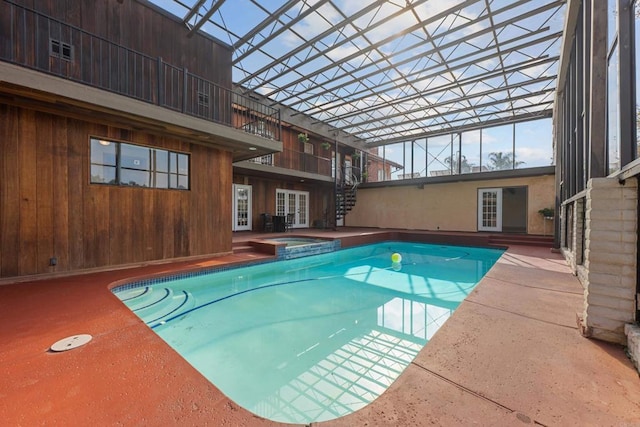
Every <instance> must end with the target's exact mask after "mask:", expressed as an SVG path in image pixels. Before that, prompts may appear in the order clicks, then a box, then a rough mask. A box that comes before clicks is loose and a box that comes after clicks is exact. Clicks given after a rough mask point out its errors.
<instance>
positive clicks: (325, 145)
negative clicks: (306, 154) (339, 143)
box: [322, 141, 331, 150]
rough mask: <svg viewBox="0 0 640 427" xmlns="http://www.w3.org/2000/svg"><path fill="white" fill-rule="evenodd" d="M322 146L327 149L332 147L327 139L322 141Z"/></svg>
mask: <svg viewBox="0 0 640 427" xmlns="http://www.w3.org/2000/svg"><path fill="white" fill-rule="evenodd" d="M322 148H324V149H325V150H328V149H329V148H331V144H329V143H328V142H327V141H325V142H323V143H322Z"/></svg>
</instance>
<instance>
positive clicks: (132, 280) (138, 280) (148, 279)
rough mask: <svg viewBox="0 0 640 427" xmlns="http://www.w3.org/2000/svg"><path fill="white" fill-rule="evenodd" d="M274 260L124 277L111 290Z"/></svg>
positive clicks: (126, 289) (138, 286)
mask: <svg viewBox="0 0 640 427" xmlns="http://www.w3.org/2000/svg"><path fill="white" fill-rule="evenodd" d="M276 261H279V260H278V259H277V258H270V259H262V260H257V261H252V262H249V263H240V264H233V265H223V266H216V267H207V268H204V269H198V270H196V271H183V272H178V273H173V274H164V273H160V274H159V275H157V276H154V277H145V278H130V279H124V280H123V281H124V282H127V283H122V284H116V285H114V286H113V287H112V288H111V292H113V293H114V294H117V293H119V292H124V291H128V290H132V289H137V288H141V287H145V286H151V285H157V284H160V283H166V282H171V281H174V280H182V279H191V278H194V277H200V276H205V275H207V274H211V273H220V272H223V271H229V270H235V269H237V268H242V267H248V266H250V265H260V264H269V263H272V262H276ZM119 282H122V281H119ZM116 283H117V282H116Z"/></svg>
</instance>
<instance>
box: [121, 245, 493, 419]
mask: <svg viewBox="0 0 640 427" xmlns="http://www.w3.org/2000/svg"><path fill="white" fill-rule="evenodd" d="M374 246H375V245H374ZM420 246H421V245H420ZM378 249H380V250H379V251H378V250H377V249H375V248H372V247H370V248H361V249H358V250H354V249H349V250H345V251H340V253H339V254H325V255H321V256H318V257H312V258H306V259H303V260H294V261H287V262H283V263H275V264H269V265H264V266H261V267H257V266H256V267H250V268H245V269H241V270H238V271H229V272H227V274H221V275H215V276H220V277H218V278H219V279H220V280H215V278H214V277H213V276H212V278H211V279H212V280H213V282H212V283H208V284H207V283H204V282H203V283H200V284H197V285H195V286H189V287H187V289H188V290H189V293H190V294H193V298H192V301H195V303H194V305H193V306H192V308H191V309H190V311H189V313H186V314H185V315H180V316H173V317H170V318H168V322H167V323H166V324H164V325H159V326H158V327H157V328H155V330H156V331H157V332H158V334H159V335H160V336H161V337H163V338H164V339H165V340H166V341H167V342H168V343H169V344H171V345H172V346H173V347H174V348H176V349H177V350H178V351H179V352H180V353H181V354H182V355H183V356H184V357H185V358H187V360H188V361H189V362H190V363H191V364H192V365H194V366H195V367H196V368H197V369H198V370H199V371H201V372H202V373H203V374H204V375H205V376H206V377H207V378H209V379H210V380H211V381H212V382H213V383H214V384H215V385H216V386H217V387H219V388H220V389H221V390H222V391H223V392H224V393H225V394H226V395H228V396H229V397H230V398H232V399H233V400H234V401H235V402H236V403H238V404H240V405H241V406H243V407H245V408H246V409H249V410H250V411H252V412H254V413H256V414H258V415H260V416H262V417H266V418H269V419H271V420H274V421H281V422H292V423H309V422H315V421H324V420H329V419H334V418H337V417H340V416H343V415H346V414H348V413H351V412H353V411H355V410H357V409H360V408H362V407H364V406H366V405H367V404H368V403H370V402H371V401H373V400H374V399H375V398H376V397H378V396H379V395H380V394H382V392H384V390H386V388H387V387H388V386H389V385H391V383H393V381H394V380H395V379H396V378H397V377H398V376H399V375H400V374H401V373H402V371H403V370H404V368H405V367H406V366H407V365H408V364H409V363H410V362H411V361H412V360H413V359H414V358H415V356H416V355H417V353H418V352H419V351H420V349H421V348H422V347H423V346H424V344H425V343H426V342H427V341H428V340H429V339H430V338H431V336H432V335H433V334H434V333H435V332H436V331H437V329H438V328H439V326H441V325H442V323H444V321H445V320H446V319H447V318H449V316H450V315H451V314H452V313H453V310H454V309H455V307H457V305H458V304H459V301H461V300H462V299H463V298H464V296H466V295H467V294H468V292H470V290H471V289H472V288H473V286H475V279H476V278H477V275H478V273H479V272H482V274H484V272H485V271H486V269H488V267H489V263H488V261H486V260H482V259H474V256H473V255H472V253H473V252H474V251H473V248H472V249H469V248H464V250H461V249H460V248H455V249H446V248H444V247H431V248H430V253H425V254H419V255H415V256H413V255H412V254H410V253H408V251H409V250H411V245H409V244H395V243H392V244H388V245H386V247H378ZM395 251H400V252H402V253H403V261H404V264H403V265H402V266H400V268H399V269H396V268H393V267H392V266H391V265H390V264H391V262H390V257H391V254H392V253H393V252H395ZM348 254H350V256H348ZM496 259H497V257H496ZM438 263H440V264H443V265H445V266H447V265H448V267H447V268H446V269H444V270H443V269H442V268H440V267H437V268H436V270H435V271H434V273H435V275H434V277H431V278H428V279H427V278H425V277H423V276H421V272H423V270H424V268H425V266H428V265H431V266H434V265H435V266H437V265H438ZM491 265H492V263H491ZM306 267H311V268H310V269H307V268H306ZM447 269H448V270H450V273H452V274H454V276H452V277H451V280H450V281H446V280H443V279H442V278H441V277H438V276H441V275H442V274H444V272H445V270H447ZM274 270H277V271H276V273H277V274H276V275H275V276H274V275H272V274H271V273H272V272H273V271H274ZM201 279H203V278H201ZM472 279H473V280H472ZM478 280H479V279H478ZM199 281H200V282H202V280H199ZM163 285H167V284H166V283H165V284H163ZM174 288H175V289H173V293H174V294H176V295H177V294H179V293H180V292H181V291H182V290H184V289H179V288H183V287H182V286H177V287H174ZM435 289H438V291H435ZM154 292H155V293H156V294H159V295H161V296H162V298H163V299H162V300H163V301H166V300H170V299H171V298H169V297H165V296H164V293H163V292H162V289H153V290H152V291H151V292H146V293H145V295H147V297H145V298H150V297H151V296H152V295H153V293H154ZM119 296H120V295H119ZM125 296H126V295H122V296H120V297H121V299H126V298H124V297H125ZM129 296H130V297H133V296H132V295H129ZM132 301H135V297H134V298H133V300H132ZM206 301H208V302H206ZM128 304H131V301H129V302H128ZM138 305H139V307H141V308H140V310H138V311H136V313H140V311H141V310H146V311H147V316H150V315H151V312H149V310H152V308H153V307H152V306H149V305H148V304H143V303H139V304H138ZM130 306H131V305H130ZM134 311H135V310H134ZM147 316H144V317H143V318H145V319H146V318H148V317H147ZM183 318H185V319H189V321H188V322H187V323H184V322H183V321H182V320H181V319H183ZM172 319H173V320H172ZM174 320H175V321H174Z"/></svg>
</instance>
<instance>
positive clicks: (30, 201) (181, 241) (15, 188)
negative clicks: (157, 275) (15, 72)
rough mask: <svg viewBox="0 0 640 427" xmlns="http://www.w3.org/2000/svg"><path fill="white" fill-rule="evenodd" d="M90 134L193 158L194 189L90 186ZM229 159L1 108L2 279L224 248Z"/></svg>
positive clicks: (227, 243) (227, 246) (181, 144)
mask: <svg viewBox="0 0 640 427" xmlns="http://www.w3.org/2000/svg"><path fill="white" fill-rule="evenodd" d="M90 136H101V137H105V138H111V139H114V140H121V141H126V142H131V143H135V144H140V145H148V146H154V147H160V148H165V149H170V150H176V151H182V152H187V153H190V155H191V156H190V160H191V165H190V171H191V174H190V184H191V190H190V191H179V190H159V189H158V190H156V189H147V188H133V187H117V186H106V185H96V184H89V137H90ZM231 162H232V157H231V153H230V152H226V151H219V150H215V149H211V148H208V147H205V146H202V145H196V144H191V143H189V142H185V141H180V140H177V139H173V138H170V137H160V136H154V135H150V134H147V133H143V132H138V131H131V130H125V129H119V128H114V127H110V126H107V125H103V124H98V123H92V122H88V121H82V120H77V119H70V118H65V117H62V116H57V115H52V114H48V113H41V112H36V111H33V110H29V109H23V108H19V107H14V106H7V105H0V170H1V175H0V277H14V276H23V275H32V274H41V273H48V272H60V271H74V270H81V269H87V268H94V267H107V266H115V265H121V264H129V263H139V262H145V261H151V260H161V259H167V258H177V257H187V256H195V255H203V254H214V253H221V252H228V251H230V250H231V223H232V219H231V215H230V212H231V187H232V186H231V184H232V164H231ZM51 257H56V258H57V261H58V265H57V266H56V267H51V266H49V260H50V258H51Z"/></svg>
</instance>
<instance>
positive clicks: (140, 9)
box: [0, 0, 232, 89]
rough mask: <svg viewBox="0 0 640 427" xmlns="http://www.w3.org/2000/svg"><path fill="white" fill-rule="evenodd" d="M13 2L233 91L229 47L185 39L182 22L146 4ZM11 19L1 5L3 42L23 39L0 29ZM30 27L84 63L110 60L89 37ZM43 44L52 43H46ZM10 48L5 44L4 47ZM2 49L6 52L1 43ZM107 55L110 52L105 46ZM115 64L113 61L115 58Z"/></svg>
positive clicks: (128, 0) (125, 0)
mask: <svg viewBox="0 0 640 427" xmlns="http://www.w3.org/2000/svg"><path fill="white" fill-rule="evenodd" d="M15 3H16V4H18V5H22V6H25V7H27V8H29V9H33V10H35V11H37V12H40V13H42V14H44V15H47V16H50V17H52V18H55V19H58V20H60V21H62V22H64V23H66V24H69V25H72V26H75V27H78V28H81V29H84V30H86V31H88V32H90V33H92V34H95V35H97V36H99V37H103V38H104V39H106V40H109V41H111V42H113V43H115V44H118V45H121V46H126V47H128V48H129V49H132V50H134V51H136V52H140V53H144V54H146V55H148V56H151V57H153V58H158V57H162V59H163V60H164V61H165V62H168V63H170V64H172V65H174V66H176V67H180V68H183V67H184V68H187V69H188V70H189V72H191V73H194V74H196V75H198V76H200V77H203V78H205V79H207V80H210V81H212V82H214V83H216V84H218V85H221V86H223V87H225V88H227V89H231V87H232V80H231V65H232V64H231V54H232V50H231V48H230V47H229V46H226V45H224V44H223V43H221V42H219V41H217V40H215V39H213V38H212V37H209V36H204V35H202V34H195V35H193V36H192V37H187V33H188V28H187V27H186V26H185V25H184V24H182V22H181V21H180V20H179V19H178V18H176V17H171V16H170V15H168V14H167V13H165V12H161V11H160V9H158V8H155V7H153V6H152V5H151V4H150V3H148V2H146V1H136V0H122V1H98V2H96V1H94V0H16V1H15ZM9 18H10V12H9V5H8V4H6V3H4V2H0V36H2V37H0V39H5V40H14V41H17V40H19V39H20V37H19V35H15V37H11V35H10V29H11V28H12V26H11V25H9V24H8V23H6V22H5V24H6V25H2V23H3V22H4V20H6V21H7V22H8V20H9ZM27 26H28V27H30V28H32V29H33V30H32V31H31V32H30V33H31V34H40V35H41V37H44V38H48V37H52V38H59V37H60V36H61V37H60V38H62V39H63V41H66V42H70V43H71V44H72V45H73V47H74V49H75V50H76V52H75V54H76V55H75V56H77V57H80V53H81V52H82V56H83V57H85V58H87V57H88V55H89V54H90V53H91V54H93V55H98V56H99V55H103V56H104V57H105V59H106V58H108V52H100V51H99V49H100V46H99V45H97V44H96V42H95V41H93V46H92V45H91V42H90V39H89V38H86V37H84V38H79V37H78V36H77V34H76V35H75V38H74V39H73V40H71V39H69V40H67V39H65V37H68V35H67V34H65V33H64V31H63V32H62V33H58V29H57V28H49V27H48V25H47V23H46V21H45V20H39V21H38V22H37V23H36V22H31V21H30V22H27ZM36 26H39V28H38V30H39V31H38V32H36V30H35V27H36ZM45 43H48V41H47V40H45ZM9 46H10V45H9V44H7V45H4V48H5V49H6V48H8V47H9ZM0 48H3V44H1V43H0ZM92 49H93V50H92ZM103 50H106V47H103ZM19 54H21V55H22V54H24V55H27V56H28V57H32V58H34V59H33V60H34V61H35V62H36V63H39V62H41V61H40V60H39V59H38V58H37V56H41V57H42V58H43V59H44V61H48V60H49V51H48V49H39V50H38V51H37V52H29V51H27V52H19ZM104 62H107V61H104ZM111 62H115V60H113V59H112V61H111ZM76 65H77V64H76ZM90 65H91V66H94V67H95V66H97V64H90ZM102 65H103V64H102ZM112 65H113V67H112V68H111V69H110V72H123V70H119V68H118V67H117V64H112ZM85 68H87V67H86V66H85ZM125 71H126V70H125ZM128 71H129V72H130V71H131V70H128Z"/></svg>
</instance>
